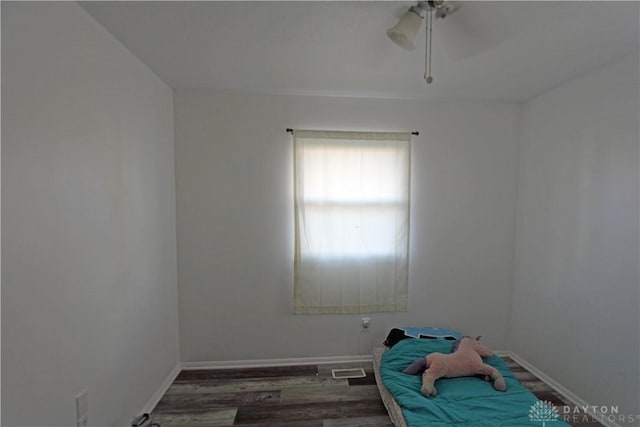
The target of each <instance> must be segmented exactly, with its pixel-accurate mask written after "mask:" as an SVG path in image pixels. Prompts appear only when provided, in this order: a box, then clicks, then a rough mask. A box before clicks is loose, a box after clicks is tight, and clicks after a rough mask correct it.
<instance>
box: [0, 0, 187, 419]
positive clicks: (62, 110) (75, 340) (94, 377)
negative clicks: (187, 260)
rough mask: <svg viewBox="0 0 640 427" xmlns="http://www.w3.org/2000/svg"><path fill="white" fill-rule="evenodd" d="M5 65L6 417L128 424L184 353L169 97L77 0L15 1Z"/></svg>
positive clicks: (8, 18) (5, 27)
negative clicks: (82, 403) (80, 399)
mask: <svg viewBox="0 0 640 427" xmlns="http://www.w3.org/2000/svg"><path fill="white" fill-rule="evenodd" d="M2 62H3V64H2V65H3V68H2V95H3V97H2V143H3V146H2V150H3V151H2V249H3V253H2V270H3V276H2V374H3V375H2V410H3V411H2V425H7V426H9V425H11V426H15V425H29V426H35V425H46V426H55V425H60V426H71V425H75V407H74V396H75V395H76V394H77V393H78V392H80V391H81V390H82V389H85V388H86V389H88V394H89V422H90V424H91V425H128V424H129V422H130V420H131V416H132V415H134V413H135V412H136V411H138V410H140V409H141V408H142V407H143V405H145V404H146V403H147V401H148V399H149V398H150V397H151V395H152V394H153V393H154V392H155V391H156V390H157V389H158V387H159V386H160V384H161V383H162V381H163V380H164V379H165V378H166V377H167V375H168V374H169V373H170V372H171V370H172V369H173V368H174V367H175V366H176V364H177V361H178V337H177V333H178V318H177V289H176V281H177V279H176V247H175V197H174V159H173V144H172V139H173V107H172V91H171V89H170V88H169V87H168V86H167V85H165V84H164V83H163V82H162V81H160V80H159V79H158V78H157V77H156V76H155V75H153V74H152V73H151V72H150V71H149V70H148V69H147V68H146V67H145V66H144V65H143V64H142V63H141V62H140V61H139V60H138V59H136V58H135V57H134V56H133V55H131V54H130V53H129V52H128V51H127V50H126V49H125V48H124V47H123V46H122V45H120V44H119V43H118V42H117V41H115V39H114V38H113V37H112V36H111V35H110V34H108V33H107V32H106V31H105V30H104V29H103V28H102V27H100V26H99V25H98V24H97V23H96V22H95V21H93V20H92V19H91V18H90V17H89V15H87V14H86V12H85V11H84V10H83V9H81V8H80V7H79V6H78V5H77V4H75V3H71V2H55V3H8V2H3V3H2Z"/></svg>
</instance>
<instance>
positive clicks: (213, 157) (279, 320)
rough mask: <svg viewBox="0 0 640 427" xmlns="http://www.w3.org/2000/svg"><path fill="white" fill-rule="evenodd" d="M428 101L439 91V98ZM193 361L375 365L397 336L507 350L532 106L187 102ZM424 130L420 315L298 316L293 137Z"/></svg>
mask: <svg viewBox="0 0 640 427" xmlns="http://www.w3.org/2000/svg"><path fill="white" fill-rule="evenodd" d="M425 90H426V89H425ZM174 99H175V130H176V133H175V146H176V200H177V230H178V272H179V276H178V277H179V280H178V282H179V295H180V339H181V354H182V360H183V361H185V362H192V361H222V360H234V359H240V360H243V359H244V360H246V359H263V358H287V357H308V356H335V355H353V354H370V353H371V349H372V346H373V345H375V344H380V343H381V342H382V341H383V339H384V337H385V335H386V333H387V332H388V330H389V329H390V328H391V327H393V326H397V325H403V324H411V325H438V326H448V327H452V328H456V329H459V330H461V331H463V332H466V333H469V334H482V335H483V336H485V338H486V341H487V343H488V344H490V345H492V346H494V347H496V348H505V346H506V339H507V328H508V316H509V311H510V308H509V305H510V301H511V293H510V292H511V280H512V273H513V269H512V267H513V264H512V260H513V245H514V232H515V208H516V187H517V185H516V165H517V146H516V141H517V130H518V127H517V117H518V111H519V110H518V106H516V105H514V104H507V103H491V102H487V103H473V102H444V101H443V102H434V103H426V102H419V101H402V100H381V99H348V98H328V97H302V96H267V95H265V96H258V95H234V94H219V93H214V92H207V91H198V90H177V91H176V93H175V96H174ZM287 127H295V128H307V129H337V130H391V131H395V130H399V131H410V130H418V131H420V132H421V133H420V136H419V137H415V139H414V143H413V153H412V155H413V166H412V179H413V181H412V201H411V214H412V217H411V221H412V223H411V255H410V256H411V261H410V297H409V299H410V309H409V312H408V313H393V314H379V313H374V314H372V315H371V316H370V317H371V318H372V326H371V331H370V332H369V333H365V334H361V333H360V332H359V331H360V320H359V319H360V317H361V316H355V315H324V316H315V315H314V316H312V315H309V316H302V315H297V316H294V315H292V314H291V312H292V306H291V298H292V292H293V290H292V289H293V283H292V277H293V271H292V269H293V195H292V192H293V189H292V188H293V184H292V182H293V178H292V174H293V172H292V162H293V160H292V140H291V136H290V135H289V134H287V133H286V132H285V128H287Z"/></svg>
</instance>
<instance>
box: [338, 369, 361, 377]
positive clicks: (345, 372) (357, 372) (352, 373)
mask: <svg viewBox="0 0 640 427" xmlns="http://www.w3.org/2000/svg"><path fill="white" fill-rule="evenodd" d="M331 374H332V375H333V378H364V377H366V376H367V374H365V373H364V369H362V368H355V369H353V368H352V369H332V370H331Z"/></svg>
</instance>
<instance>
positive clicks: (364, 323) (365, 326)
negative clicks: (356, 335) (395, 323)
mask: <svg viewBox="0 0 640 427" xmlns="http://www.w3.org/2000/svg"><path fill="white" fill-rule="evenodd" d="M369 324H371V318H370V317H363V318H362V329H369Z"/></svg>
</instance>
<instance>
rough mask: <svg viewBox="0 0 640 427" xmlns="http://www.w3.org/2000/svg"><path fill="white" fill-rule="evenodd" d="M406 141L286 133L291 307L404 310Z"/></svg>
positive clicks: (404, 137)
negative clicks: (290, 144)
mask: <svg viewBox="0 0 640 427" xmlns="http://www.w3.org/2000/svg"><path fill="white" fill-rule="evenodd" d="M410 141H411V135H410V134H408V133H380V132H372V133H368V132H327V131H299V130H296V131H294V151H295V155H294V161H295V165H294V170H295V228H296V230H295V239H296V240H295V268H294V270H295V279H294V313H299V314H325V313H367V312H381V311H407V291H408V247H409V175H410V173H409V165H410Z"/></svg>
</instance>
